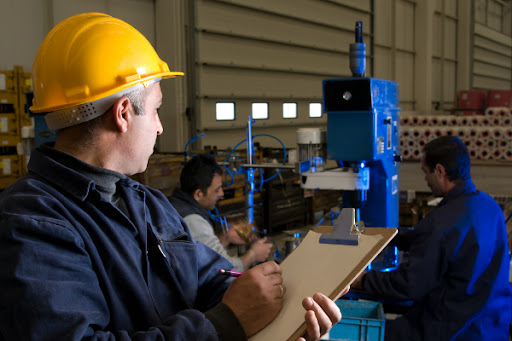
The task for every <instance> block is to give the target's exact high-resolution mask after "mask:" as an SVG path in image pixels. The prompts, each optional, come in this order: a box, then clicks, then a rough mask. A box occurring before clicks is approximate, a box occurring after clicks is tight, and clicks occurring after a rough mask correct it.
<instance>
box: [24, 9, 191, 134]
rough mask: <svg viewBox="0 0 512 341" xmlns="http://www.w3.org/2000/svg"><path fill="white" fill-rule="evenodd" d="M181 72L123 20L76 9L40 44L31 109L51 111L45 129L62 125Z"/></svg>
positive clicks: (40, 111) (35, 60)
mask: <svg viewBox="0 0 512 341" xmlns="http://www.w3.org/2000/svg"><path fill="white" fill-rule="evenodd" d="M182 75H183V72H176V71H170V70H169V66H168V65H167V64H166V63H165V62H164V61H162V60H161V59H160V58H159V57H158V55H157V53H156V52H155V50H154V48H153V46H151V44H150V43H149V41H148V40H147V39H146V38H145V37H144V36H143V35H142V34H141V33H140V32H139V31H137V30H136V29H135V28H133V27H132V26H130V25H129V24H127V23H126V22H124V21H122V20H119V19H116V18H113V17H111V16H109V15H106V14H103V13H83V14H78V15H75V16H72V17H70V18H68V19H65V20H63V21H61V22H60V23H59V24H57V25H56V26H55V27H54V28H53V29H52V30H51V31H50V33H48V35H47V36H46V38H45V40H44V41H43V43H42V44H41V46H40V47H39V50H38V51H37V54H36V57H35V59H34V63H33V65H32V80H33V86H34V100H33V103H32V106H31V107H30V110H31V111H32V112H35V113H44V112H51V113H50V114H48V115H46V116H47V117H46V119H47V123H48V124H49V126H50V125H51V126H50V129H61V128H64V127H66V126H71V125H75V124H79V123H82V122H84V121H87V120H90V119H93V118H95V117H98V116H100V115H102V114H103V113H104V112H105V111H106V110H108V109H109V107H110V106H111V105H112V104H113V103H114V101H115V100H116V99H117V98H119V97H120V96H121V95H122V94H124V93H127V92H129V91H131V90H132V89H133V88H134V87H141V86H144V87H147V86H148V85H149V84H150V83H152V82H155V81H158V80H160V79H162V78H170V77H176V76H182ZM107 98H108V99H109V100H106V99H107ZM91 111H93V112H94V113H93V114H91ZM101 111H102V112H101ZM49 118H50V119H49Z"/></svg>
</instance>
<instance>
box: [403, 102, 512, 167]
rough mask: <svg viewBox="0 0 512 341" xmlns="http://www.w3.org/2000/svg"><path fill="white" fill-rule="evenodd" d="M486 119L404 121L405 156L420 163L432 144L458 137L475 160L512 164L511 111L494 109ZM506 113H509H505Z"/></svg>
mask: <svg viewBox="0 0 512 341" xmlns="http://www.w3.org/2000/svg"><path fill="white" fill-rule="evenodd" d="M492 109H493V110H489V111H486V115H473V116H454V115H423V116H422V115H418V116H407V117H403V119H402V120H401V122H402V124H404V123H408V122H409V123H410V124H404V125H402V127H401V133H400V135H401V139H400V145H401V146H402V156H403V157H404V159H419V156H420V154H421V150H422V149H423V147H424V146H425V144H427V143H428V142H429V141H431V140H433V139H435V138H437V137H440V136H447V135H448V136H457V137H458V138H460V139H461V140H462V141H463V142H464V143H465V144H466V146H467V147H468V152H469V153H470V156H471V158H472V159H483V160H488V159H495V160H499V159H507V160H512V114H511V113H510V109H508V108H492ZM503 109H506V110H503Z"/></svg>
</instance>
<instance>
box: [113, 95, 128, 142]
mask: <svg viewBox="0 0 512 341" xmlns="http://www.w3.org/2000/svg"><path fill="white" fill-rule="evenodd" d="M130 106H131V105H130V100H129V99H128V97H126V96H123V97H121V98H119V99H118V100H117V101H115V103H114V104H113V105H112V114H113V116H114V122H115V125H116V127H117V128H118V129H119V131H120V132H121V133H126V131H128V126H129V120H130V117H129V115H128V114H129V111H130Z"/></svg>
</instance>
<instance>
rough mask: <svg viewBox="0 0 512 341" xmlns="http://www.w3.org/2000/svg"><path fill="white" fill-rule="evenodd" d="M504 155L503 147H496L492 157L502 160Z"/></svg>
mask: <svg viewBox="0 0 512 341" xmlns="http://www.w3.org/2000/svg"><path fill="white" fill-rule="evenodd" d="M502 157H503V149H501V148H494V149H493V150H492V153H491V159H493V160H500V159H501V158H502Z"/></svg>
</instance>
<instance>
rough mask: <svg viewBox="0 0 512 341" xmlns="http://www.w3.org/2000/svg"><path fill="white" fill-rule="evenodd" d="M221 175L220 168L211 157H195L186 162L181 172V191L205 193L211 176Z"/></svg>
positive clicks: (204, 155) (210, 181)
mask: <svg viewBox="0 0 512 341" xmlns="http://www.w3.org/2000/svg"><path fill="white" fill-rule="evenodd" d="M222 173H223V172H222V168H221V167H220V166H219V165H218V164H217V161H215V159H214V158H213V157H211V156H210V155H206V154H201V155H196V156H194V157H193V158H191V159H190V160H188V161H187V162H186V163H185V165H184V166H183V169H182V170H181V175H180V186H181V190H182V191H184V192H187V193H189V194H192V193H194V191H195V190H196V189H200V190H201V192H203V193H206V191H207V189H208V187H209V186H210V184H211V183H212V179H213V176H214V175H215V174H219V175H222Z"/></svg>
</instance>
